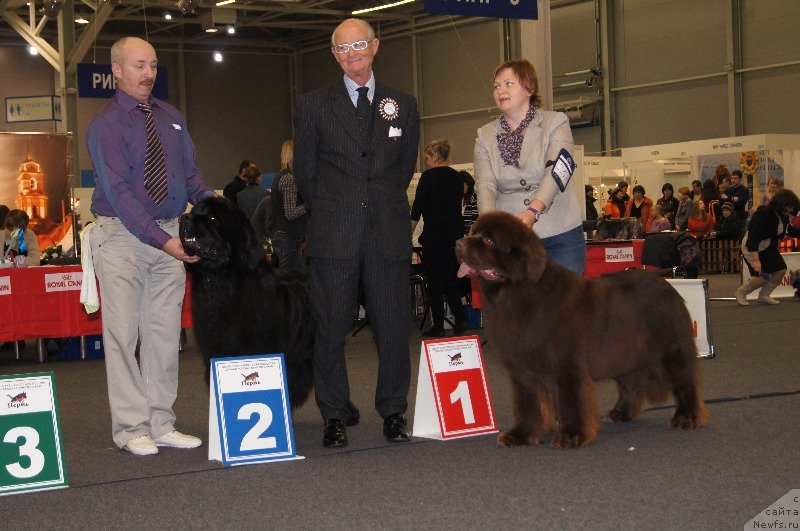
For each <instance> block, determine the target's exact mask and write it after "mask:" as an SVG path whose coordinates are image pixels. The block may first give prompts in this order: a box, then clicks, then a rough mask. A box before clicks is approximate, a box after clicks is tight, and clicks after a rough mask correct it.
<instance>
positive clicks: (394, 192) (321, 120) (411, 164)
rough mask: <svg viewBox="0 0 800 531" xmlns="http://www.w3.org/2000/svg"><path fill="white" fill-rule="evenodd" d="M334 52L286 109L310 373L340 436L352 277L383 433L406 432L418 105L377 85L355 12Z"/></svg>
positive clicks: (371, 44) (371, 47) (328, 424)
mask: <svg viewBox="0 0 800 531" xmlns="http://www.w3.org/2000/svg"><path fill="white" fill-rule="evenodd" d="M331 44H332V46H331V51H332V53H333V56H334V58H335V59H336V61H337V62H338V63H339V65H340V66H341V67H342V70H343V71H344V76H343V79H342V80H341V81H339V82H337V83H334V84H333V85H331V86H329V87H326V88H323V89H321V90H319V91H316V92H311V93H309V94H306V95H304V96H303V97H302V98H301V99H300V101H299V103H298V106H297V110H296V113H295V118H294V125H295V137H294V145H295V157H294V168H295V175H296V178H297V181H298V183H299V186H300V192H301V194H302V195H303V197H304V198H305V199H306V200H307V201H308V202H309V203H310V204H311V218H310V221H309V228H308V256H309V257H310V263H311V277H312V291H313V297H314V306H315V324H316V327H317V336H316V346H315V352H314V378H315V392H316V399H317V405H318V406H319V408H320V411H321V412H322V416H323V417H324V419H325V428H324V431H323V439H322V443H323V445H324V446H326V447H341V446H346V445H347V432H346V429H345V425H350V426H352V425H354V424H356V423H357V422H358V416H357V415H358V413H357V411H353V408H352V407H348V405H349V404H350V402H349V399H350V388H349V384H348V380H347V368H346V366H345V359H344V340H345V336H346V335H347V333H348V331H349V329H350V327H351V325H352V322H353V317H354V316H355V311H356V308H357V306H356V304H357V303H356V298H357V292H358V284H359V279H362V280H363V284H364V294H365V301H366V302H365V306H366V310H367V315H368V317H369V322H370V326H371V328H372V332H373V336H374V338H375V342H376V345H377V348H378V356H379V367H378V383H377V387H376V391H375V408H376V409H377V410H378V413H380V415H381V416H382V417H383V419H384V422H383V434H384V437H386V439H387V440H388V441H390V442H403V441H407V440H409V437H410V435H409V433H408V429H407V424H406V419H405V416H404V413H405V410H406V408H407V405H408V388H409V381H410V360H409V352H408V337H409V332H410V328H411V313H410V310H409V308H410V307H411V302H410V292H409V289H408V279H409V267H410V265H409V263H410V255H411V223H410V215H409V208H408V199H407V196H406V188H407V187H408V183H409V181H410V180H411V176H412V174H413V172H414V168H415V166H416V160H417V143H418V141H419V113H418V111H417V102H416V100H415V99H414V97H413V96H410V95H408V94H405V93H403V92H400V91H397V90H394V89H391V88H389V87H387V86H384V85H382V84H381V83H377V82H376V81H375V76H374V75H373V72H372V61H373V59H374V57H375V54H376V53H377V52H378V45H379V41H378V38H376V37H375V32H374V31H373V29H372V27H371V26H370V25H369V24H368V23H367V22H365V21H363V20H359V19H348V20H345V21H344V22H342V23H341V24H340V25H339V26H338V27H337V28H336V30H335V31H334V32H333V35H332V37H331Z"/></svg>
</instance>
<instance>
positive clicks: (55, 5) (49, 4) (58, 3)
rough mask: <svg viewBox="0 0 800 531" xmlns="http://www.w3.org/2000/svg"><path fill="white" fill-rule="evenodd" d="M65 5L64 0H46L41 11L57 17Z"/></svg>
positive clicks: (46, 14) (48, 15) (50, 16)
mask: <svg viewBox="0 0 800 531" xmlns="http://www.w3.org/2000/svg"><path fill="white" fill-rule="evenodd" d="M63 6H64V0H44V3H42V7H40V8H39V12H40V13H41V14H42V15H44V16H46V17H47V18H55V17H57V16H58V14H59V13H60V12H61V8H62V7H63Z"/></svg>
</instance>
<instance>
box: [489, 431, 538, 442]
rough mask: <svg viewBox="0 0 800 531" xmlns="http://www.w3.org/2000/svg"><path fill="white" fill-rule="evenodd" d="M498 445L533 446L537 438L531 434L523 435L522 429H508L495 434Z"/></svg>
mask: <svg viewBox="0 0 800 531" xmlns="http://www.w3.org/2000/svg"><path fill="white" fill-rule="evenodd" d="M497 444H498V445H499V446H535V445H537V444H539V439H538V438H536V437H534V436H532V435H525V434H524V433H523V432H522V430H518V429H514V428H512V429H510V430H508V431H506V432H504V433H501V434H500V435H498V436H497Z"/></svg>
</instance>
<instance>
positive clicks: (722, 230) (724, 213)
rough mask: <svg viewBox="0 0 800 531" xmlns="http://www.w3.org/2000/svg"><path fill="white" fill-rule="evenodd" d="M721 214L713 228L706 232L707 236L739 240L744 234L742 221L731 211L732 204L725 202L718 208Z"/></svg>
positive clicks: (717, 238)
mask: <svg viewBox="0 0 800 531" xmlns="http://www.w3.org/2000/svg"><path fill="white" fill-rule="evenodd" d="M720 212H721V215H720V216H719V217H718V218H717V222H716V223H715V224H714V230H712V231H711V232H709V233H708V236H707V238H713V239H716V240H740V239H741V238H742V234H744V221H742V220H741V219H739V218H738V217H737V216H736V215H735V214H734V212H733V204H732V203H730V202H727V201H726V202H725V203H723V204H722V207H721V208H720Z"/></svg>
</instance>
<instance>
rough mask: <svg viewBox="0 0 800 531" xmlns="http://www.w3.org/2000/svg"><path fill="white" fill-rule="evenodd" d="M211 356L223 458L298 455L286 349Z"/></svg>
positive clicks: (240, 460) (239, 460)
mask: <svg viewBox="0 0 800 531" xmlns="http://www.w3.org/2000/svg"><path fill="white" fill-rule="evenodd" d="M211 361H212V379H213V390H214V392H215V396H213V397H212V408H213V407H214V406H216V410H217V415H216V417H217V423H218V424H217V427H218V437H219V444H220V450H221V458H222V464H223V465H226V466H228V465H243V464H252V463H261V462H264V461H276V460H285V459H297V458H298V457H297V453H296V449H295V443H294V432H293V431H292V414H291V408H290V405H289V396H288V392H287V385H286V372H285V365H284V362H283V355H282V354H269V355H262V356H242V357H236V358H216V359H213V360H211ZM214 435H216V434H209V437H214ZM209 442H210V441H209Z"/></svg>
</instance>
